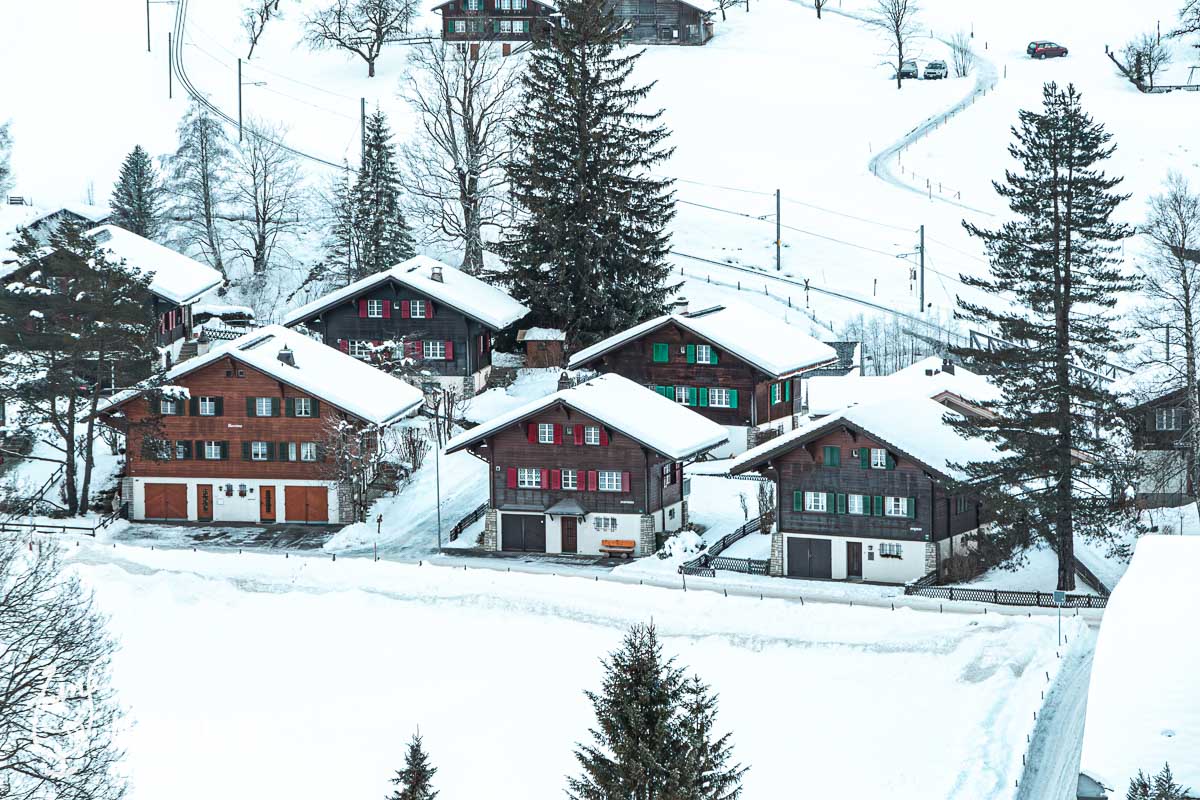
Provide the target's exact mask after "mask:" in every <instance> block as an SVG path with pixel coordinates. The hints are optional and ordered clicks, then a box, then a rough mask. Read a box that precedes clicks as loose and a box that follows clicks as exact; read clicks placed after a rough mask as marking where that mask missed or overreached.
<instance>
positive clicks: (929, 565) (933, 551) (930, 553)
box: [925, 542, 938, 575]
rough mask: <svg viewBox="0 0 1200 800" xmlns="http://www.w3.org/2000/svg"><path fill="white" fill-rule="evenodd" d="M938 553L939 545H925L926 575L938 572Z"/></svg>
mask: <svg viewBox="0 0 1200 800" xmlns="http://www.w3.org/2000/svg"><path fill="white" fill-rule="evenodd" d="M937 564H938V552H937V545H936V544H934V543H933V542H926V543H925V574H926V575H928V574H929V573H931V572H936V571H937Z"/></svg>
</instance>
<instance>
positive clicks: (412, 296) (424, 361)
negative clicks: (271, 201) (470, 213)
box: [283, 256, 529, 396]
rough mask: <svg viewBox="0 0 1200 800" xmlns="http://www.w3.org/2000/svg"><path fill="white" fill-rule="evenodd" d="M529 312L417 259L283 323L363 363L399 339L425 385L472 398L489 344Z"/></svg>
mask: <svg viewBox="0 0 1200 800" xmlns="http://www.w3.org/2000/svg"><path fill="white" fill-rule="evenodd" d="M527 313H529V310H528V309H527V308H525V306H523V305H521V304H520V303H518V302H517V301H516V300H514V299H513V298H512V297H510V296H509V295H508V294H507V293H505V292H504V291H503V290H501V289H499V288H497V287H495V286H492V285H491V284H488V283H485V282H484V281H482V280H480V279H479V278H476V277H474V276H472V275H468V274H467V273H465V272H463V271H461V270H458V269H455V268H454V267H451V266H449V265H446V264H442V263H441V262H439V261H435V260H433V259H432V258H427V257H425V256H416V257H414V258H410V259H408V260H407V261H405V262H403V263H400V264H397V265H396V266H394V267H392V268H391V269H388V270H384V271H383V272H379V273H377V274H375V275H371V276H369V277H366V278H363V279H362V280H359V281H356V282H355V283H352V284H350V285H349V286H347V287H345V288H343V289H339V290H337V291H335V292H331V293H329V294H327V295H325V296H324V297H321V298H318V299H317V300H314V301H313V302H311V303H308V304H307V305H304V306H302V307H301V308H298V309H296V310H295V311H292V312H291V313H289V314H288V315H287V316H286V317H285V318H284V321H283V324H284V325H287V326H289V327H295V326H303V327H305V328H307V329H309V330H311V331H314V332H315V333H317V334H318V335H320V337H321V338H322V339H323V340H324V342H325V344H327V345H329V346H330V347H336V348H337V349H339V350H341V351H342V352H343V353H346V354H348V355H350V356H353V357H354V358H358V359H362V360H368V359H369V358H370V357H371V353H372V348H373V347H377V346H379V345H381V344H383V343H384V342H389V341H393V342H399V341H401V340H403V343H404V344H403V346H404V347H405V353H406V355H408V356H409V357H411V358H412V359H414V360H415V361H416V362H418V363H419V365H420V367H421V370H422V372H423V373H425V374H426V375H428V380H429V382H430V383H431V384H435V385H440V386H442V387H443V388H447V389H451V388H453V389H456V390H459V391H461V392H463V393H464V394H465V395H467V396H470V395H473V394H475V393H476V392H478V391H480V390H481V389H483V387H484V384H485V383H486V382H487V378H488V374H489V373H490V372H491V365H492V337H493V336H494V335H495V333H496V332H497V331H500V330H502V329H504V328H507V327H508V326H509V325H512V324H513V323H514V322H516V321H517V320H519V319H520V318H521V317H523V316H525V315H526V314H527Z"/></svg>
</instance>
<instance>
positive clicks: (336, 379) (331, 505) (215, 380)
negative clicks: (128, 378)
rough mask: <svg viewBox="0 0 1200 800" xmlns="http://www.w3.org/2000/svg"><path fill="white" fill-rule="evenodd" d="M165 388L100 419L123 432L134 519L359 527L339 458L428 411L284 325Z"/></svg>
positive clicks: (113, 404)
mask: <svg viewBox="0 0 1200 800" xmlns="http://www.w3.org/2000/svg"><path fill="white" fill-rule="evenodd" d="M167 381H168V382H169V385H167V386H165V387H162V388H157V389H153V390H147V391H143V390H130V391H127V392H123V393H121V394H118V395H115V396H114V397H113V398H112V399H111V400H110V401H109V402H107V403H106V404H105V405H104V406H102V407H101V409H100V410H99V413H100V415H101V418H102V419H103V420H104V421H105V423H106V424H108V425H110V426H111V427H114V428H116V429H118V430H120V431H122V432H124V433H125V437H126V454H125V455H126V464H125V472H124V475H123V479H122V482H121V498H122V501H123V502H128V503H129V504H130V506H129V508H130V514H129V516H130V519H134V520H191V521H198V522H206V521H213V522H261V523H272V522H281V523H282V522H301V523H334V522H351V521H353V518H354V511H355V505H356V504H358V503H360V502H361V499H362V498H361V491H360V490H361V488H362V487H361V485H356V483H355V481H354V480H351V479H350V478H348V477H347V476H345V475H344V474H340V473H339V472H338V471H337V465H336V464H335V463H333V462H334V461H336V460H337V459H335V458H331V457H330V450H331V448H341V447H344V446H350V444H348V443H352V444H353V445H354V446H358V443H359V442H360V439H359V438H354V436H351V437H348V436H347V433H346V431H347V430H351V431H354V432H356V433H355V436H357V434H358V433H361V434H362V435H361V442H362V446H365V447H368V448H371V447H374V442H375V441H376V439H375V438H374V437H375V436H377V435H378V432H379V431H380V430H382V429H384V428H386V427H388V426H390V425H392V424H394V423H396V422H398V421H399V420H400V419H402V418H404V417H405V416H408V415H411V414H413V413H415V412H416V411H417V409H418V408H419V407H420V405H421V403H422V401H423V397H422V395H421V393H420V391H418V390H417V389H415V388H413V387H412V386H409V385H408V384H406V383H404V382H403V381H400V380H398V379H396V378H393V377H391V376H389V375H387V374H386V373H383V372H381V371H379V370H377V369H374V368H373V367H370V366H368V365H366V364H363V363H361V362H359V361H357V360H355V359H352V358H350V357H349V356H346V355H344V354H342V353H339V352H337V351H336V350H332V349H330V348H328V347H326V346H325V345H323V344H321V343H320V342H317V341H315V340H313V339H311V338H309V337H307V336H304V335H303V334H301V333H299V332H297V331H293V330H290V329H288V328H283V327H280V326H268V327H265V328H262V329H260V330H257V331H254V332H252V333H249V334H246V335H245V336H242V337H241V338H238V339H235V340H234V341H232V342H229V343H228V344H226V345H224V346H222V347H220V348H217V349H214V350H212V351H210V352H208V353H205V354H202V355H199V356H197V357H195V358H192V359H189V360H188V361H185V362H183V363H181V364H179V365H178V366H176V367H175V368H174V369H172V370H171V371H170V372H168V373H167ZM333 452H334V453H335V454H336V453H337V452H344V451H342V450H337V449H334V450H333ZM368 477H369V476H358V479H359V480H360V481H361V480H366V478H368Z"/></svg>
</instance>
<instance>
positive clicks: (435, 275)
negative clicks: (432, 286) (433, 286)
mask: <svg viewBox="0 0 1200 800" xmlns="http://www.w3.org/2000/svg"><path fill="white" fill-rule="evenodd" d="M429 279H430V280H434V281H437V282H438V283H442V282H443V281H442V265H441V264H434V265H433V267H431V268H430V270H429Z"/></svg>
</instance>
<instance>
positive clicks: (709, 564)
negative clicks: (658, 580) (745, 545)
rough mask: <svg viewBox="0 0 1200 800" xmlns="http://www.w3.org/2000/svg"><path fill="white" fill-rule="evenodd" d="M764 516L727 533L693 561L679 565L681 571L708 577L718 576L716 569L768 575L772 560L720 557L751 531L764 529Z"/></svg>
mask: <svg viewBox="0 0 1200 800" xmlns="http://www.w3.org/2000/svg"><path fill="white" fill-rule="evenodd" d="M762 523H763V518H762V517H755V518H754V519H752V520H750V521H749V522H747V523H746V524H745V525H743V526H742V527H740V528H738V529H737V530H736V531H734V532H733V533H727V534H725V535H724V536H722V537H721V538H720V539H718V540H717V541H715V542H713V543H712V544H711V545H709V546H708V549H707V550H705V551H704V552H703V553H701V554H700V555H698V556H696V557H695V558H693V559H692V560H691V561H686V562H684V563H683V564H680V565H679V572H680V573H682V574H684V575H701V576H703V577H706V578H713V577H716V570H718V569H723V570H728V571H730V572H743V573H747V574H749V575H766V574H768V572H769V571H770V566H771V562H770V561H769V560H767V559H760V558H723V557H719V556H720V555H721V553H722V552H724V551H725V550H726V549H727V548H728V547H729V546H730V545H732V544H733V543H734V542H736V541H738V540H739V539H742V538H743V537H744V536H746V535H747V534H749V533H754V532H755V531H759V530H762Z"/></svg>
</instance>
